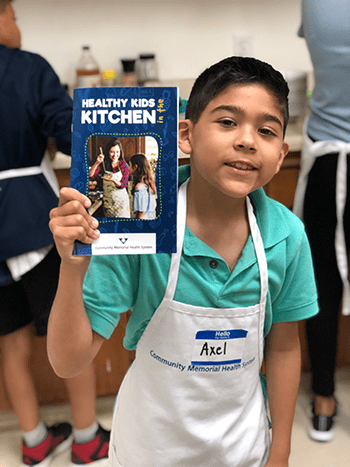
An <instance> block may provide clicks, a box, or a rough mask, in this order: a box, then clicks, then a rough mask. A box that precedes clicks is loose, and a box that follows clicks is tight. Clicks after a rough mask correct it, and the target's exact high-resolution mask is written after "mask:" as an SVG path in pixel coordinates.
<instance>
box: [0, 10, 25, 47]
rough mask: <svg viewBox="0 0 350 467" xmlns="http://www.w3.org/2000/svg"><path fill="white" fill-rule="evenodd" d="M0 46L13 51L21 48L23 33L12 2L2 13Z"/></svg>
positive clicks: (0, 15)
mask: <svg viewBox="0 0 350 467" xmlns="http://www.w3.org/2000/svg"><path fill="white" fill-rule="evenodd" d="M0 44H2V45H6V47H9V48H11V49H16V48H18V49H19V48H20V47H21V33H20V30H19V29H18V26H17V24H16V19H15V12H14V11H13V8H12V5H11V3H10V2H8V3H7V5H6V7H5V11H3V12H1V11H0Z"/></svg>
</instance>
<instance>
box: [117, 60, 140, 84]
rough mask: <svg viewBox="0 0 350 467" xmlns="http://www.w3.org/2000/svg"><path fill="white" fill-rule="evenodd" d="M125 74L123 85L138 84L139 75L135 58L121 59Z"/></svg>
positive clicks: (123, 75)
mask: <svg viewBox="0 0 350 467" xmlns="http://www.w3.org/2000/svg"><path fill="white" fill-rule="evenodd" d="M121 62H122V67H123V74H122V86H137V76H136V72H135V62H136V60H135V59H133V58H132V59H130V58H123V59H121Z"/></svg>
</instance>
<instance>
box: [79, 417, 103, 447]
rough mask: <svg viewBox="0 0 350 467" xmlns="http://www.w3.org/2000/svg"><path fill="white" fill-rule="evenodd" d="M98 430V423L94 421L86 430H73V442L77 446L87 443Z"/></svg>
mask: <svg viewBox="0 0 350 467" xmlns="http://www.w3.org/2000/svg"><path fill="white" fill-rule="evenodd" d="M97 430H98V423H97V421H95V422H94V423H93V424H92V425H91V426H89V427H88V428H84V429H83V430H77V429H76V428H73V436H74V441H75V442H76V443H78V444H82V443H87V442H88V441H91V440H92V439H94V438H95V435H96V431H97Z"/></svg>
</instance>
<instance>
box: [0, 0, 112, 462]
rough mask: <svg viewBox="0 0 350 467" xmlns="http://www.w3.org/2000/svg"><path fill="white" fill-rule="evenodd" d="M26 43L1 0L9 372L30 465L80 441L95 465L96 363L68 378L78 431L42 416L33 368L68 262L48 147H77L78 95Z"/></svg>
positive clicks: (3, 332) (0, 146)
mask: <svg viewBox="0 0 350 467" xmlns="http://www.w3.org/2000/svg"><path fill="white" fill-rule="evenodd" d="M20 46H21V33H20V31H19V29H18V27H17V25H16V20H15V15H14V11H13V9H12V4H11V2H10V1H9V0H0V95H1V107H0V127H1V136H0V212H1V222H2V228H1V230H0V245H1V247H0V303H1V306H0V345H1V357H2V369H3V375H2V376H3V378H4V381H5V386H6V390H7V394H8V396H9V399H10V401H11V403H12V406H13V409H14V412H15V413H16V416H17V418H18V422H19V424H20V427H21V429H22V431H23V442H22V454H23V465H28V466H31V465H36V466H41V465H48V462H50V459H51V458H52V457H53V456H54V455H56V454H58V453H59V452H62V451H63V450H65V449H69V448H70V446H71V445H72V441H73V445H72V462H73V464H74V465H76V464H79V465H85V464H90V465H91V464H92V463H94V461H95V460H96V457H97V458H98V459H100V458H101V457H105V458H106V457H107V454H106V452H107V449H108V443H109V432H107V431H105V430H103V429H102V428H101V427H100V426H99V425H98V423H97V421H96V409H95V398H96V388H95V386H96V384H95V374H94V368H93V363H92V362H91V363H90V364H89V365H87V366H86V368H85V369H84V371H82V372H81V373H80V374H79V375H77V376H76V377H75V378H72V379H70V380H67V381H66V386H67V390H68V395H69V399H70V402H71V408H72V415H73V420H74V429H73V432H72V427H71V425H70V424H68V423H58V424H55V425H53V426H50V427H47V426H46V425H45V424H44V422H43V421H41V420H40V410H39V405H38V398H37V391H36V388H35V385H34V380H33V375H32V373H31V369H30V357H31V343H32V324H34V327H35V332H36V334H37V335H38V336H45V335H46V331H47V321H48V314H49V312H50V309H51V305H52V302H53V299H54V296H55V293H56V288H57V283H58V274H59V265H60V258H59V255H58V254H57V251H56V249H55V248H54V247H53V238H52V234H51V232H50V230H49V228H48V221H49V211H50V210H51V209H52V208H53V207H54V206H57V201H58V200H57V194H58V188H57V194H56V192H55V190H56V186H55V185H56V183H57V181H56V180H55V176H54V173H53V170H52V168H51V165H50V161H47V157H44V154H45V149H46V146H47V140H48V138H49V137H54V138H56V143H57V147H58V149H59V150H60V151H62V152H64V153H66V154H70V147H71V122H72V101H71V99H70V97H69V96H68V94H67V93H66V91H65V90H64V88H63V87H62V86H61V85H60V82H59V79H58V77H57V75H56V73H55V72H54V70H53V69H52V68H51V66H50V65H49V64H48V63H47V62H46V60H44V59H43V58H42V57H40V56H39V55H36V54H31V53H29V52H25V51H22V50H19V49H20ZM38 389H39V391H40V387H39V388H38ZM96 452H97V453H98V454H99V455H98V456H97V455H96Z"/></svg>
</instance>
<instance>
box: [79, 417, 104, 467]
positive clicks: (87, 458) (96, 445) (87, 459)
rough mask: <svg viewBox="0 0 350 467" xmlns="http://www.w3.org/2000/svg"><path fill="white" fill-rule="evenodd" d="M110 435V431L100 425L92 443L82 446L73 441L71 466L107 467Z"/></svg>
mask: <svg viewBox="0 0 350 467" xmlns="http://www.w3.org/2000/svg"><path fill="white" fill-rule="evenodd" d="M110 435H111V432H110V431H107V430H105V429H104V428H102V426H100V425H99V426H98V430H97V432H96V436H95V438H94V439H92V440H91V441H88V442H87V443H82V444H78V443H76V442H74V441H73V444H72V462H71V466H72V467H77V466H78V465H87V464H89V465H91V467H95V466H99V467H103V466H105V465H107V461H108V447H109V438H110Z"/></svg>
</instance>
